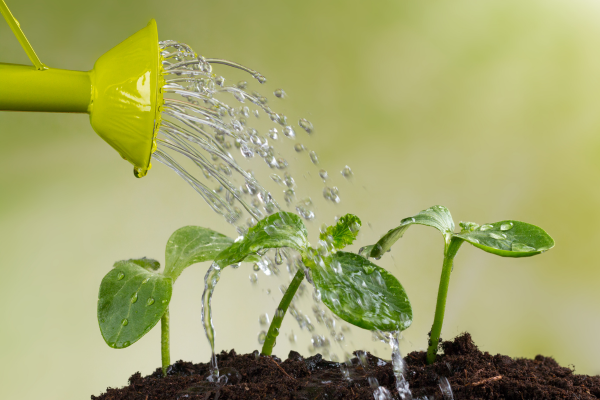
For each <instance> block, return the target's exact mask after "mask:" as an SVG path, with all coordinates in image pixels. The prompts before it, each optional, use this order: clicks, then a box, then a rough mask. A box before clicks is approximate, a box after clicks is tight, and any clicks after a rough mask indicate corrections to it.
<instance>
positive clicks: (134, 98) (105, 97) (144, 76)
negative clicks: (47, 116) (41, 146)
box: [0, 0, 164, 177]
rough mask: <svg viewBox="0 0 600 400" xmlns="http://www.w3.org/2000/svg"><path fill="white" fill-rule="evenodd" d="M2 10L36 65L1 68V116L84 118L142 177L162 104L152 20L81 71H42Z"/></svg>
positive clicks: (0, 6) (0, 65)
mask: <svg viewBox="0 0 600 400" xmlns="http://www.w3.org/2000/svg"><path fill="white" fill-rule="evenodd" d="M0 11H2V15H3V16H4V17H5V18H6V20H7V21H8V22H9V25H10V27H11V29H12V30H13V32H15V35H16V36H17V38H18V39H19V42H21V44H22V45H23V47H24V49H25V51H26V52H27V54H28V55H29V56H30V59H31V60H32V62H33V64H34V65H35V66H27V65H16V64H5V63H0V111H42V112H68V113H88V114H89V115H90V123H91V125H92V128H93V129H94V130H95V131H96V133H97V134H98V135H99V136H100V137H101V138H102V139H104V140H105V141H106V142H107V143H108V144H109V145H111V146H112V147H113V148H114V149H115V150H117V152H119V154H120V155H121V156H122V157H123V158H124V159H125V160H127V161H129V162H130V163H132V164H133V166H134V174H135V176H137V177H142V176H145V175H146V173H147V171H148V170H149V169H150V168H151V164H150V158H151V156H152V153H153V152H154V150H155V149H156V142H155V139H156V133H157V132H158V128H159V125H160V111H161V105H162V104H163V100H162V86H163V85H164V80H163V78H162V64H161V58H160V53H159V48H158V32H157V28H156V22H155V21H154V20H151V21H150V23H149V24H148V26H146V27H145V28H144V29H142V30H140V31H138V32H136V33H135V34H134V35H132V36H130V37H129V38H127V39H126V40H125V41H123V42H121V43H120V44H118V45H117V46H116V47H114V48H113V49H111V50H109V51H108V52H107V53H105V54H104V55H103V56H102V57H100V58H99V59H98V60H97V61H96V64H95V65H94V69H92V70H91V71H87V72H83V71H69V70H62V69H55V68H48V67H46V66H45V65H44V64H42V63H41V61H39V58H37V55H35V52H34V51H33V49H32V48H31V45H29V42H28V41H27V39H26V38H25V35H24V34H23V31H22V30H21V28H20V25H19V24H18V22H16V20H15V19H14V17H13V16H12V14H11V13H10V11H8V7H7V6H6V3H5V2H4V0H0Z"/></svg>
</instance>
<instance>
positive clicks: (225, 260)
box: [215, 211, 309, 268]
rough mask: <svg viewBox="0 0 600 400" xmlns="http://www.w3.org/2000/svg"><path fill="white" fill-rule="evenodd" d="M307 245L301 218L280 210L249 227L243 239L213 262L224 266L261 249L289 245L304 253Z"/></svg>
mask: <svg viewBox="0 0 600 400" xmlns="http://www.w3.org/2000/svg"><path fill="white" fill-rule="evenodd" d="M308 245H309V243H308V232H307V231H306V227H305V226H304V223H303V222H302V219H301V218H300V217H299V216H298V215H296V214H293V213H290V212H285V211H280V212H278V213H275V214H272V215H269V216H268V217H266V218H264V219H262V220H260V221H259V222H258V223H257V224H256V225H255V226H253V227H251V228H250V229H249V230H248V234H246V236H244V239H243V240H241V241H239V242H236V243H234V244H233V245H232V246H231V247H229V248H227V249H225V250H224V251H223V252H222V253H221V254H219V255H218V256H217V258H216V259H215V262H216V263H218V264H219V265H220V266H221V267H222V268H224V267H226V266H227V265H231V264H234V263H238V262H240V261H242V260H244V258H246V257H247V256H248V255H254V254H256V253H257V252H258V251H260V250H262V249H276V248H280V247H291V248H293V249H295V250H298V251H299V252H300V253H304V252H305V251H306V249H307V248H308Z"/></svg>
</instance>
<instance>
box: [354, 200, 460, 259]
mask: <svg viewBox="0 0 600 400" xmlns="http://www.w3.org/2000/svg"><path fill="white" fill-rule="evenodd" d="M413 224H419V225H426V226H431V227H433V228H435V229H437V230H438V231H440V232H441V233H442V235H444V240H445V241H446V243H448V242H449V241H450V238H451V237H452V233H453V232H454V221H453V220H452V215H450V211H448V209H447V208H446V207H444V206H433V207H430V208H428V209H427V210H423V211H421V212H420V213H418V214H417V215H415V216H414V217H409V218H404V219H403V220H402V221H400V226H398V227H397V228H394V229H391V230H390V231H388V233H386V234H385V235H384V236H383V237H382V238H381V239H379V241H378V242H377V243H375V244H374V245H373V248H372V250H371V251H370V252H369V253H367V252H366V251H365V250H363V251H362V252H361V254H364V255H365V256H367V257H373V258H376V259H379V258H381V256H382V255H383V254H384V253H385V252H387V251H388V250H389V249H391V247H392V245H393V244H394V243H396V242H397V241H398V239H400V238H401V237H402V236H403V235H404V232H406V230H407V229H408V227H409V226H411V225H413Z"/></svg>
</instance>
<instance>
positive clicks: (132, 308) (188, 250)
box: [98, 212, 412, 374]
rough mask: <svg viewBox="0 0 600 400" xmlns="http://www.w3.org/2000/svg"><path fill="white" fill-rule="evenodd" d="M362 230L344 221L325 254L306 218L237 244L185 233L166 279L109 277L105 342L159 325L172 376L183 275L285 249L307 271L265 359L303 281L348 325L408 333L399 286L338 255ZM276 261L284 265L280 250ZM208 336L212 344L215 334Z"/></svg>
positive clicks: (266, 224) (122, 342) (286, 299)
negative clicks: (173, 312)
mask: <svg viewBox="0 0 600 400" xmlns="http://www.w3.org/2000/svg"><path fill="white" fill-rule="evenodd" d="M360 225H361V222H360V219H359V218H358V217H356V216H354V215H351V214H348V215H345V216H344V217H342V218H340V220H339V221H338V223H337V224H336V225H334V226H331V227H328V228H326V229H324V230H323V232H321V235H320V238H321V243H320V244H321V246H320V247H319V249H314V248H312V247H311V246H310V244H309V242H308V239H307V231H306V227H305V226H304V223H303V222H302V220H301V219H300V217H298V216H297V215H295V214H292V213H288V212H279V213H276V214H273V215H270V216H268V217H266V218H264V219H263V220H261V221H259V222H258V223H257V225H255V226H254V227H252V228H250V230H249V231H248V233H247V234H246V235H245V236H244V238H243V239H242V240H239V241H237V242H235V243H234V241H233V240H232V239H230V238H228V237H227V236H225V235H222V234H220V233H217V232H214V231H212V230H210V229H206V228H201V227H197V226H187V227H184V228H181V229H179V230H177V231H176V232H175V233H173V235H171V238H170V239H169V241H168V242H167V246H166V256H165V268H164V271H163V272H159V271H158V270H159V268H160V265H159V263H158V261H155V260H150V259H147V258H142V259H132V260H125V261H118V262H117V263H115V265H114V268H113V269H112V270H111V271H110V272H109V273H108V274H107V275H106V276H105V277H104V279H103V280H102V283H101V285H100V292H99V298H98V321H99V324H100V331H101V333H102V337H103V338H104V340H105V341H106V343H107V344H108V345H109V346H110V347H113V348H125V347H128V346H130V345H132V344H133V343H135V342H136V341H137V340H139V339H140V338H141V337H142V336H144V335H145V334H146V333H148V332H149V331H150V330H151V329H152V328H153V327H154V326H155V325H156V324H157V323H158V321H159V320H161V354H162V367H163V374H166V368H167V367H168V366H169V364H170V354H169V308H168V307H169V302H170V300H171V294H172V291H173V284H174V282H175V281H176V280H177V278H178V277H179V276H180V275H181V273H182V272H183V270H184V269H185V268H187V267H189V266H190V265H192V264H195V263H199V262H203V261H211V260H213V267H215V268H218V269H222V268H225V267H227V266H229V265H236V264H238V263H240V262H244V261H245V262H248V261H259V260H260V257H261V256H262V255H264V253H265V252H266V251H268V250H269V249H281V248H291V249H293V250H295V251H297V252H298V253H299V254H300V257H301V260H302V264H303V265H302V266H301V267H299V268H298V271H297V272H296V273H295V275H294V277H293V279H292V282H291V283H290V285H289V287H288V289H287V291H286V292H285V293H284V296H283V298H282V300H281V303H280V304H279V306H278V308H277V310H276V312H275V317H274V318H273V321H272V322H271V326H270V327H269V332H268V334H267V337H266V339H265V342H264V345H263V348H262V353H263V354H265V355H270V354H271V353H272V350H273V346H274V345H275V340H276V338H277V336H278V334H279V328H280V327H281V323H282V321H283V317H284V316H285V313H286V311H287V309H288V307H289V305H290V302H291V301H292V299H293V297H294V295H295V293H296V291H297V290H298V287H299V286H300V283H301V282H302V280H303V279H304V278H305V277H308V279H310V280H312V282H313V284H314V286H315V289H316V290H318V291H319V293H320V295H321V299H322V301H323V303H324V304H325V305H326V306H327V307H329V309H330V310H331V311H332V312H333V313H334V314H336V315H338V316H339V317H340V318H342V319H343V320H345V321H347V322H349V323H351V324H353V325H356V326H359V327H361V328H364V329H369V330H381V331H398V330H404V329H406V328H408V327H409V326H410V324H411V322H412V309H411V305H410V302H409V300H408V297H407V295H406V293H405V291H404V289H403V287H402V285H401V284H400V282H399V281H398V280H397V279H396V278H395V277H394V276H392V275H391V274H389V273H388V272H387V271H385V270H384V269H382V268H380V267H378V266H377V265H375V264H373V263H372V262H370V261H368V260H367V259H365V258H364V257H361V256H359V255H357V254H353V253H347V252H343V251H340V250H341V249H342V248H344V247H345V246H346V245H349V244H351V243H352V242H353V241H354V240H355V238H356V235H357V234H358V230H359V229H360ZM277 254H278V255H279V257H281V255H280V253H279V250H278V253H277ZM276 258H277V256H276ZM216 281H218V279H217V280H215V282H213V283H212V286H211V288H212V289H211V290H214V285H215V284H216ZM211 294H212V292H211ZM203 312H204V313H205V315H204V316H205V319H206V318H207V319H206V320H207V321H211V315H210V308H208V309H204V310H203ZM211 330H212V326H211ZM207 334H209V335H211V337H212V332H210V333H207Z"/></svg>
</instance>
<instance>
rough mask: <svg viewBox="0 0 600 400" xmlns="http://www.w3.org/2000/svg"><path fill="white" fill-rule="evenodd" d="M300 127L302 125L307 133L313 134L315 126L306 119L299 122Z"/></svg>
mask: <svg viewBox="0 0 600 400" xmlns="http://www.w3.org/2000/svg"><path fill="white" fill-rule="evenodd" d="M298 125H300V127H301V128H302V129H304V130H305V131H306V132H307V133H312V132H313V124H312V123H311V122H310V121H309V120H307V119H306V118H301V119H300V121H298Z"/></svg>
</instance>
